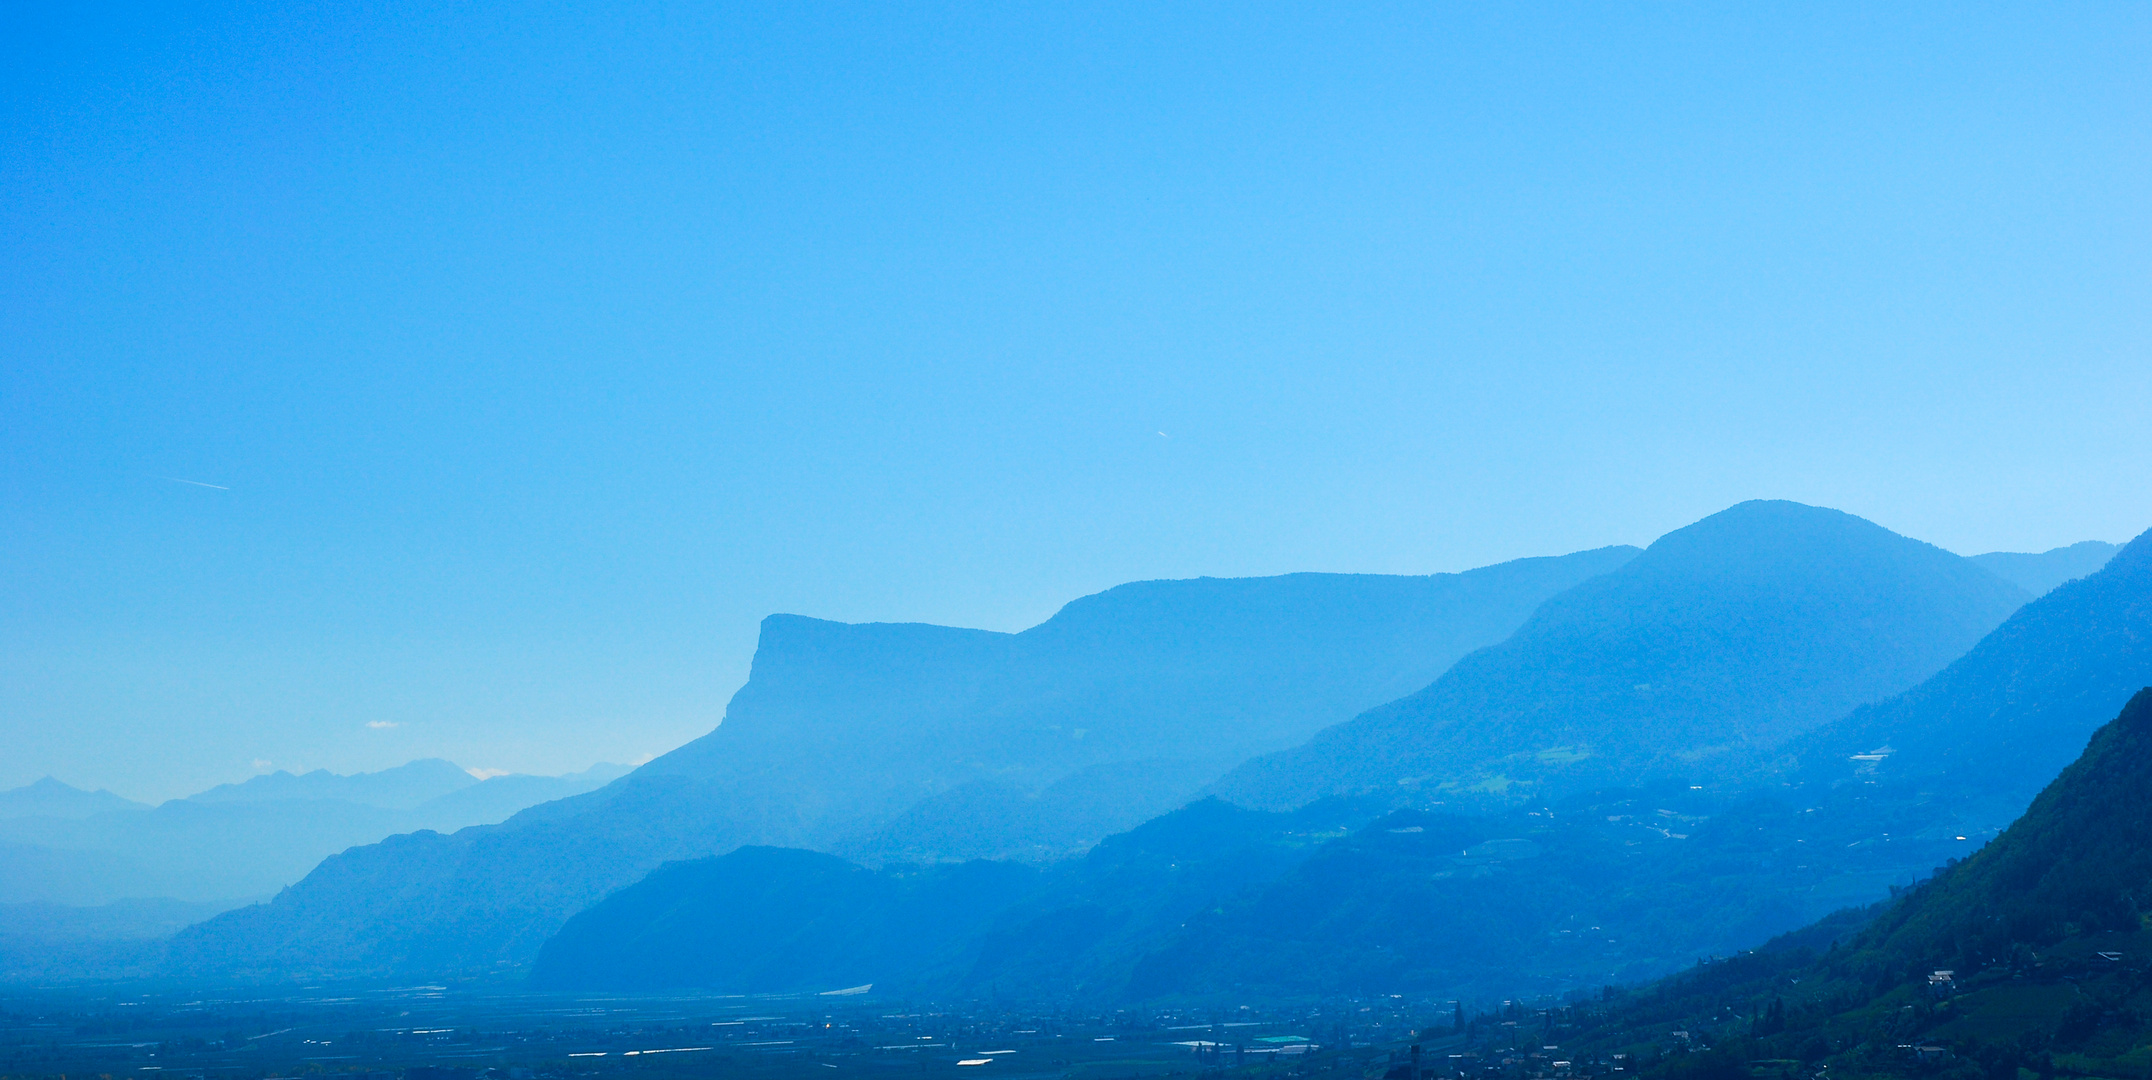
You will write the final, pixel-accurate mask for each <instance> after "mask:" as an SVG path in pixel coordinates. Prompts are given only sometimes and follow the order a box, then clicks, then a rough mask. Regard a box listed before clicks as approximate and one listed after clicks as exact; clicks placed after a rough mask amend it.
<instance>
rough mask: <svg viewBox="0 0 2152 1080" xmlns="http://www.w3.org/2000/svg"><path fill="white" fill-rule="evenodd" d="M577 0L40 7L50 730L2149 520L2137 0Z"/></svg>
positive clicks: (25, 675)
mask: <svg viewBox="0 0 2152 1080" xmlns="http://www.w3.org/2000/svg"><path fill="white" fill-rule="evenodd" d="M588 6H589V7H592V8H597V9H600V10H597V11H595V12H591V13H584V12H575V11H569V10H564V9H559V10H548V9H544V8H543V7H542V6H541V5H536V4H523V3H518V4H502V5H495V6H493V7H492V8H491V9H487V8H485V7H482V6H479V5H455V6H454V7H452V8H451V7H448V6H440V7H431V6H420V5H408V4H371V5H363V6H362V5H353V6H349V7H342V6H315V5H299V4H286V5H260V6H258V7H254V8H236V9H235V8H227V7H219V8H214V9H212V8H196V7H192V6H185V5H168V6H159V7H153V8H126V9H121V8H112V9H108V10H101V11H90V10H85V9H84V8H82V7H77V6H76V5H29V4H13V5H7V6H6V7H5V8H4V9H0V20H4V24H0V50H4V53H0V125H4V127H0V290H4V293H0V410H4V411H0V449H4V453H5V458H6V461H5V464H6V468H5V470H4V471H0V513H4V515H5V528H4V530H0V545H4V547H0V558H4V571H0V573H4V574H5V578H4V589H5V592H4V609H0V654H4V657H0V738H4V743H5V752H4V753H0V786H11V785H14V784H19V783H23V782H27V781H29V780H31V779H34V778H35V777H37V776H39V775H42V774H44V773H47V772H51V773H54V774H57V775H59V776H60V777H61V778H62V779H65V780H68V781H70V782H73V783H77V784H83V785H89V786H99V785H109V786H112V787H113V788H115V789H116V790H119V791H121V792H122V793H124V794H129V795H134V796H138V797H152V796H164V795H171V794H177V793H181V792H184V791H188V790H193V789H197V788H200V787H203V786H206V785H208V784H211V783H215V782H218V781H223V780H230V779H235V778H238V777H242V776H245V775H246V774H248V773H249V772H250V771H252V770H253V769H254V768H255V765H254V763H255V762H256V761H266V762H274V763H275V764H276V765H277V766H278V767H292V768H307V767H315V766H327V767H331V768H336V769H338V770H340V771H343V770H351V769H357V768H374V767H381V766H385V765H391V764H395V763H398V762H401V761H403V760H406V759H409V758H411V757H415V756H422V755H428V754H441V755H445V756H448V757H451V758H453V759H455V760H456V761H458V762H460V763H462V764H465V765H469V766H479V767H494V768H509V769H517V770H526V771H548V772H553V771H561V770H564V769H574V768H581V767H583V766H585V765H588V764H590V763H591V762H593V761H596V760H601V759H609V760H616V761H619V760H634V759H637V758H639V757H641V756H642V755H645V754H648V753H652V752H657V751H662V750H665V749H668V748H670V747H671V746H673V745H676V744H677V743H679V742H681V741H684V740H686V739H688V738H690V737H693V736H695V735H698V734H700V733H702V732H704V731H706V730H708V729H709V728H710V727H711V726H712V725H713V724H714V723H715V722H716V721H717V719H718V718H719V716H720V715H721V713H722V710H723V706H724V702H725V699H726V698H727V697H728V696H729V695H730V694H731V692H732V691H733V690H734V689H735V688H736V687H737V686H738V684H739V683H740V682H741V680H742V679H744V677H745V675H746V669H747V663H748V660H749V657H750V655H751V654H752V651H753V646H754V635H755V626H756V622H757V620H759V619H760V618H761V617H762V616H763V615H765V614H768V613H770V612H774V611H790V612H799V613H803V614H809V615H817V616H823V617H828V618H836V619H845V620H923V621H933V622H944V623H956V624H963V625H970V626H986V627H995V628H1003V629H1015V628H1019V627H1022V626H1025V625H1028V624H1030V623H1033V622H1036V621H1037V620H1039V619H1041V618H1043V617H1045V616H1046V615H1048V614H1050V613H1051V612H1052V611H1053V610H1054V609H1055V608H1056V607H1057V606H1059V605H1060V604H1061V603H1062V602H1064V601H1066V600H1068V599H1070V598H1072V597H1075V596H1078V595H1081V594H1083V593H1087V592H1091V591H1095V590H1097V589H1100V588H1103V587H1105V586H1108V585H1111V584H1114V583H1117V582H1121V581H1126V580H1130V579H1138V578H1150V577H1181V576H1193V575H1199V574H1215V575H1243V574H1269V573H1277V572H1282V571H1290V570H1304V569H1320V570H1362V571H1394V572H1408V573H1412V572H1428V571H1433V570H1452V569H1461V568H1465V567H1469V566H1473V565H1478V564H1483V563H1487V562H1492V561H1497V560H1501V559H1506V558H1511V557H1515V556H1520V555H1531V554H1545V553H1554V552H1561V551H1568V550H1573V549H1577V548H1583V547H1592V546H1597V545H1600V544H1606V543H1616V542H1630V543H1644V542H1648V541H1649V540H1650V539H1651V538H1652V537H1654V536H1656V535H1657V534H1659V533H1661V532H1663V531H1665V530H1667V529H1669V528H1673V527H1676V526H1679V525H1681V524H1684V523H1686V522H1688V521H1690V520H1693V519H1695V518H1697V517H1700V516H1702V515H1704V514H1706V513H1709V512H1711V511H1714V510H1717V509H1721V508H1723V507H1724V506H1726V505H1728V504H1731V503H1733V502H1736V501H1738V500H1741V499H1745V498H1750V497H1759V496H1761V497H1782V498H1792V499H1799V500H1802V501H1806V502H1812V503H1818V504H1823V505H1828V506H1834V507H1838V508H1840V509H1844V510H1848V511H1851V512H1854V513H1858V514H1861V515H1863V516H1866V517H1869V518H1871V519H1873V520H1875V521H1878V522H1880V523H1882V524H1884V525H1887V526H1889V527H1891V528H1894V529H1897V530H1899V531H1901V532H1904V533H1907V534H1910V535H1913V536H1917V537H1920V538H1922V539H1926V540H1930V541H1933V542H1935V543H1938V544H1941V545H1943V546H1945V547H1948V548H1951V549H1953V550H1957V551H1961V552H1968V553H1970V552H1976V551H1985V550H1993V549H2011V550H2038V549H2042V548H2046V547H2051V546H2054V545H2057V544H2062V543H2067V542H2071V541H2076V540H2082V539H2088V538H2092V539H2106V540H2120V539H2124V538H2126V537H2128V536H2131V535H2134V534H2135V533H2137V532H2139V531H2141V530H2143V529H2144V528H2145V527H2146V526H2148V525H2152V499H2148V497H2147V493H2148V492H2152V434H2148V433H2152V356H2148V353H2147V345H2148V334H2147V330H2148V317H2152V229H2148V224H2152V210H2148V207H2152V199H2148V195H2152V190H2148V187H2152V184H2148V181H2147V178H2148V177H2152V153H2148V143H2152V64H2148V63H2147V61H2146V58H2147V57H2148V56H2152V8H2148V7H2146V6H2142V5H2122V4H2116V5H2096V4H2072V5H2054V4H2038V5H2035V4H2027V5H2023V6H2016V7H1997V6H1984V7H1974V6H1968V5H1947V6H1944V5H1938V6H1935V7H1931V8H1904V9H1900V8H1899V7H1898V6H1896V5H1891V6H1890V7H1891V8H1892V10H1889V11H1878V10H1875V9H1876V8H1877V7H1879V6H1880V5H1869V4H1858V5H1843V6H1837V7H1832V6H1827V5H1820V4H1808V3H1804V4H1799V5H1789V6H1787V7H1784V8H1781V9H1776V10H1773V9H1768V8H1766V7H1764V6H1762V5H1757V4H1748V3H1742V4H1728V5H1725V6H1723V7H1716V8H1712V7H1692V6H1679V5H1620V6H1608V7H1585V6H1560V7H1554V6H1521V5H1507V4H1487V5H1474V6H1462V5H1410V6H1400V7H1374V6H1351V7H1347V6H1345V5H1332V4H1319V5H1316V4H1311V5H1306V6H1303V7H1298V8H1292V7H1272V6H1259V5H1251V4H1248V3H1242V2H1235V3H1226V4H1218V5H1211V6H1203V5H1195V4H1156V3H1147V4H1136V5H1129V6H1125V7H1091V6H1085V7H1077V6H1074V5H1037V6H1024V5H1016V4H982V5H977V6H956V7H929V6H928V5H896V4H885V5H875V6H861V7H847V6H840V5H836V4H829V3H818V4H813V5H804V6H800V7H795V8H789V9H788V8H781V7H778V6H776V5H760V4H758V5H751V6H749V5H743V6H735V7H717V6H714V5H710V6H705V5H681V6H678V7H668V6H636V5H629V4H606V5H588ZM85 7H86V6H85ZM92 20H94V21H92ZM182 481H192V482H193V483H184V482H182ZM203 485H216V486H214V487H211V486H203ZM370 724H371V725H373V726H369V725H370ZM388 725H395V726H388Z"/></svg>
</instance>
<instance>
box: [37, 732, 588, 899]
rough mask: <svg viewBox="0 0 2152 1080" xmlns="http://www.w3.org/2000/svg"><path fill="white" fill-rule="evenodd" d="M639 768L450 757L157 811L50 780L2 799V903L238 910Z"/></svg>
mask: <svg viewBox="0 0 2152 1080" xmlns="http://www.w3.org/2000/svg"><path fill="white" fill-rule="evenodd" d="M626 771H627V770H626V768H625V767H623V766H618V765H599V766H595V767H593V768H591V769H588V770H586V771H584V772H580V773H571V774H569V775H566V776H522V775H510V776H496V777H492V778H490V779H487V780H485V781H483V782H481V781H480V780H479V779H478V778H477V777H475V776H472V775H471V774H470V773H467V772H465V771H464V770H463V769H462V768H460V767H458V766H457V765H455V764H454V763H452V762H448V761H443V760H440V759H438V758H434V759H427V760H421V761H414V762H410V763H409V764H406V765H400V766H397V767H396V768H393V769H384V770H381V771H379V772H372V773H358V774H354V775H349V776H344V775H338V774H336V773H331V772H328V771H326V770H315V771H313V772H309V773H305V774H301V775H294V774H292V773H289V772H275V773H269V774H266V775H262V776H256V777H253V778H251V779H249V780H246V781H244V782H242V783H236V784H223V785H219V786H217V787H214V788H211V789H209V790H208V791H204V792H200V793H198V794H195V795H191V796H188V797H186V798H183V799H172V800H169V801H166V802H164V803H162V804H160V805H157V806H154V807H152V806H147V805H144V804H142V803H136V802H132V801H129V800H126V799H122V798H120V797H119V796H116V795H113V794H111V793H110V792H94V793H93V792H84V791H81V790H80V789H77V788H73V787H69V786H68V785H66V784H63V783H61V782H59V781H57V780H54V779H52V778H50V777H46V778H45V779H42V780H39V781H38V782H37V783H35V784H31V785H29V786H27V787H23V788H17V789H14V790H13V791H8V792H0V807H7V808H9V809H10V810H11V811H12V812H11V813H9V814H8V815H7V816H4V817H0V904H7V903H18V904H20V903H43V904H69V905H99V904H108V903H110V902H112V901H115V900H123V899H143V900H146V899H155V898H164V899H172V900H177V901H184V902H186V903H189V904H202V903H210V904H222V905H223V906H227V907H228V906H231V905H233V904H235V903H239V902H243V901H246V900H250V899H253V898H256V897H260V896H264V895H268V894H272V893H274V892H275V891H276V890H278V889H281V888H283V887H284V886H286V885H289V884H291V883H293V882H295V881H298V880H299V879H300V878H302V877H304V876H305V875H306V873H307V872H308V871H309V870H311V869H313V868H314V866H315V865H317V864H318V863H320V861H321V860H322V859H323V858H325V857H327V856H329V855H333V854H335V853H336V852H338V851H342V850H344V849H345V848H349V847H351V846H353V845H355V844H367V843H372V842H373V841H376V840H379V839H381V838H383V837H385V836H391V835H395V834H397V833H400V832H407V831H410V830H413V829H457V828H463V827H465V826H469V825H476V824H484V823H488V822H497V821H500V820H503V819H505V818H507V817H508V816H509V815H511V814H514V813H515V812H516V811H518V810H521V809H523V808H525V807H527V806H533V805H536V804H538V803H543V802H548V801H551V800H554V799H559V798H563V797H566V796H570V795H575V794H579V793H581V792H585V791H589V790H592V789H594V788H597V787H599V786H601V785H603V784H605V783H606V782H608V781H610V780H613V779H615V778H617V777H619V776H620V775H621V774H623V773H625V772H626Z"/></svg>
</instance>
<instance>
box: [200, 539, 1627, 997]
mask: <svg viewBox="0 0 2152 1080" xmlns="http://www.w3.org/2000/svg"><path fill="white" fill-rule="evenodd" d="M1635 554H1636V552H1635V549H1633V548H1604V549H1599V550H1595V551H1589V552H1580V553H1577V554H1574V555H1567V556H1561V557H1558V558H1543V559H1524V560H1518V561H1516V562H1510V563H1503V564H1500V565H1497V566H1491V567H1485V568H1482V569H1479V570H1473V571H1468V572H1466V573H1461V574H1436V575H1431V576H1426V577H1397V576H1381V575H1341V574H1294V575H1288V576H1285V577H1277V578H1249V579H1230V580H1227V579H1210V578H1205V579H1198V580H1194V581H1172V582H1140V583H1136V584H1132V585H1124V586H1120V587H1118V588H1115V589H1111V590H1108V591H1106V592H1104V593H1100V594H1097V595H1095V596H1091V597H1086V598H1084V599H1081V600H1077V601H1075V602H1072V603H1070V604H1069V605H1068V606H1066V607H1065V608H1063V609H1062V611H1060V612H1059V613H1057V614H1056V615H1055V616H1054V617H1053V618H1051V619H1049V620H1047V621H1046V622H1044V623H1042V624H1040V625H1038V626H1036V627H1033V628H1031V629H1029V630H1026V631H1024V632H1023V633H1020V634H998V633H990V632H986V631H978V630H961V629H952V628H948V627H936V626H922V625H916V624H867V625H860V626H851V625H846V624H841V623H833V622H825V621H822V620H817V619H808V618H802V617H798V616H789V615H787V616H772V617H770V618H769V619H766V620H764V622H763V626H762V637H761V641H760V643H759V644H758V645H757V647H756V651H755V659H754V664H753V667H752V670H751V673H750V676H749V678H748V682H747V685H746V686H744V687H742V688H741V689H740V691H739V692H738V693H737V694H735V695H734V697H733V699H732V702H731V703H730V704H729V705H728V706H727V708H726V712H725V718H724V721H723V723H721V724H720V725H719V727H718V728H717V730H715V731H713V732H711V733H710V734H709V735H707V736H704V737H703V738H701V739H697V740H695V741H694V742H691V743H689V744H687V745H686V746H683V747H681V748H680V749H678V750H675V751H673V752H672V753H670V754H667V755H665V756H664V757H661V758H658V759H657V760H655V761H652V762H650V763H649V764H647V765H645V766H643V767H642V768H640V769H638V770H636V772H634V773H633V774H631V775H629V776H627V777H624V778H622V779H621V780H618V781H615V782H614V783H612V784H610V785H608V786H607V787H605V788H603V789H601V790H599V791H596V792H592V793H591V794H588V795H584V796H580V797H577V798H574V799H568V800H562V801H559V802H554V803H548V804H546V805H543V806H539V807H534V808H532V809H530V810H527V811H525V812H523V813H522V814H519V815H517V816H516V817H514V818H512V819H510V820H509V821H508V822H506V823H504V824H503V825H500V826H495V827H488V828H481V829H466V830H463V831H462V832H459V833H456V834H454V835H450V836H443V835H438V834H431V833H418V834H413V835H409V836H400V837H395V838H392V839H391V840H389V841H387V842H384V843H382V844H378V845H373V846H370V847H365V848H358V849H354V850H352V851H348V852H345V853H343V854H341V855H339V856H337V857H335V858H332V859H329V860H327V861H325V862H323V863H322V864H321V866H319V867H318V868H317V869H316V870H315V871H314V873H312V874H310V875H309V876H308V877H307V878H306V879H305V880H304V881H302V882H300V883H299V884H298V885H296V886H294V887H292V888H291V889H289V890H286V892H285V893H283V894H281V895H279V896H278V897H277V898H276V899H275V900H274V901H273V902H272V903H270V904H268V905H264V906H259V907H253V908H247V909H242V910H239V911H234V912H230V913H228V914H226V915H223V916H220V917H219V918H217V919H215V920H212V921H210V922H209V923H207V924H204V925H202V926H199V927H196V928H193V929H191V930H189V931H188V932H187V933H186V934H183V935H181V937H180V938H179V939H178V941H176V942H175V947H174V957H175V962H176V963H177V964H178V965H179V966H180V968H181V969H182V970H202V971H215V972H224V971H233V970H253V969H257V968H258V969H261V970H274V971H321V972H337V973H374V972H379V973H388V972H407V971H472V970H476V971H494V970H498V969H499V967H500V966H501V965H503V964H511V965H514V964H523V963H527V962H529V961H530V960H531V959H532V958H533V957H534V956H536V954H537V952H538V949H539V947H540V945H541V944H543V942H544V941H545V940H546V938H548V937H549V936H551V935H552V934H553V933H554V932H555V931H556V930H558V929H560V927H561V925H562V924H563V923H564V922H566V920H567V919H568V917H569V916H571V915H573V914H575V913H576V912H577V911H580V910H582V909H583V908H585V907H588V906H590V905H591V904H593V903H595V902H597V901H598V900H600V899H602V898H603V897H604V896H605V895H606V894H608V893H610V892H611V891H613V890H614V889H617V888H620V887H621V886H624V885H628V884H630V883H632V882H634V881H636V880H637V879H639V878H641V877H642V876H643V875H645V874H647V873H649V872H650V871H651V870H653V869H655V868H656V867H657V866H659V865H660V864H662V863H664V862H667V861H671V860H680V859H693V858H698V857H701V856H705V855H712V854H719V853H723V852H727V851H730V850H732V849H734V848H737V847H741V846H743V845H756V844H760V845H783V846H792V847H805V848H813V849H821V850H826V851H832V852H838V853H849V854H853V855H857V856H860V857H867V858H878V859H891V858H927V859H938V858H944V857H968V856H972V855H979V854H996V855H1002V856H1015V857H1039V856H1041V855H1069V854H1074V853H1076V852H1080V851H1081V850H1083V849H1084V848H1086V847H1088V846H1089V845H1090V844H1091V843H1093V842H1095V841H1097V840H1098V839H1100V838H1101V837H1103V836H1105V835H1107V834H1109V833H1112V832H1116V831H1119V830H1122V829H1126V828H1129V827H1131V826H1133V825H1136V824H1138V823H1140V822H1141V821H1143V820H1144V819H1145V818H1148V817H1151V816H1153V815H1155V814H1158V813H1161V812H1164V811H1166V810H1169V809H1171V808H1172V807H1173V806H1176V805H1178V804H1179V803H1180V802H1182V801H1184V800H1185V799H1186V798H1187V797H1189V796H1190V795H1192V794H1193V793H1194V792H1195V790H1196V789H1197V788H1199V787H1200V786H1201V785H1202V784H1203V783H1205V782H1206V781H1208V780H1210V779H1212V778H1213V777H1215V776H1216V775H1217V774H1218V773H1220V772H1222V771H1224V770H1225V769H1226V768H1229V767H1230V766H1231V765H1232V764H1233V763H1234V762H1236V761H1238V760H1240V759H1241V758H1244V757H1246V756H1247V755H1248V754H1251V753H1259V752H1262V751H1265V750H1270V749H1276V748H1278V747H1281V746H1286V745H1290V744H1291V743H1293V742H1295V741H1297V740H1299V739H1302V738H1305V737H1306V736H1307V735H1308V734H1309V733H1312V732H1314V731H1316V730H1318V729H1320V728H1321V727H1323V726H1325V725H1327V724H1331V723H1335V722H1337V721H1339V720H1341V719H1344V718H1346V717H1349V716H1352V715H1353V714H1355V713H1357V712H1359V711H1361V710H1363V709H1365V708H1367V707H1368V706H1370V705H1373V704H1376V703H1378V702H1380V701H1383V700H1385V699H1387V698H1389V697H1394V696H1395V695H1397V694H1398V693H1401V692H1404V691H1405V690H1408V689H1410V688H1411V687H1413V686H1415V685H1420V684H1423V683H1424V682H1425V681H1426V680H1428V679H1432V678H1434V677H1435V676H1436V675H1438V674H1440V673H1441V672H1442V671H1443V670H1444V669H1446V668H1447V667H1448V666H1449V665H1450V664H1452V663H1454V662H1455V661H1456V659H1457V658H1458V657H1459V656H1462V655H1464V654H1466V653H1468V652H1470V651H1472V650H1473V649H1476V648H1479V647H1482V646H1484V645H1487V644H1489V643H1492V642H1495V641H1499V640H1501V639H1502V638H1503V637H1505V636H1507V635H1508V634H1509V633H1510V632H1512V631H1513V630H1514V629H1515V628H1516V627H1517V626H1518V625H1519V624H1521V623H1522V622H1523V621H1524V620H1525V619H1526V618H1527V617H1528V616H1529V615H1530V614H1531V612H1532V611H1533V610H1534V609H1535V608H1537V607H1538V606H1539V605H1540V604H1541V603H1542V602H1544V601H1545V600H1546V599H1547V598H1548V597H1550V596H1553V595H1555V594H1557V593H1560V592H1562V591H1564V590H1566V589H1568V588H1571V587H1573V586H1574V585H1576V584H1577V583H1579V582H1581V581H1584V580H1587V579H1589V578H1592V577H1595V576H1597V575H1599V574H1602V573H1605V572H1607V571H1608V570H1611V569H1614V568H1616V567H1618V566H1620V565H1621V564H1623V563H1625V562H1627V561H1628V560H1629V559H1630V558H1632V557H1633V556H1634V555H1635ZM968 807H993V808H996V809H994V810H993V812H991V813H980V812H977V811H975V810H970V809H967V808H968ZM952 811H953V812H952Z"/></svg>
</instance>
